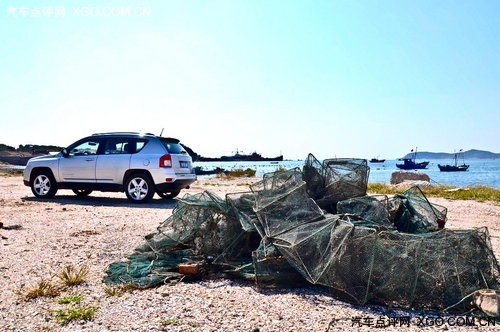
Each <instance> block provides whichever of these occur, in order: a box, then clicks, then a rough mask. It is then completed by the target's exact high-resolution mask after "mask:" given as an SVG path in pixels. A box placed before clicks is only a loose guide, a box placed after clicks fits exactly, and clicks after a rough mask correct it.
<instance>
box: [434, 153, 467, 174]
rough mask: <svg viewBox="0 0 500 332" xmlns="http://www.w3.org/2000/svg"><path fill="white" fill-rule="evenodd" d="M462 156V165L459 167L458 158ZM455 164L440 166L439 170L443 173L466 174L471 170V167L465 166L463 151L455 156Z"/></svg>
mask: <svg viewBox="0 0 500 332" xmlns="http://www.w3.org/2000/svg"><path fill="white" fill-rule="evenodd" d="M460 155H461V156H462V163H463V164H462V165H458V158H459V156H460ZM453 160H454V164H453V165H440V164H438V167H439V170H440V171H441V172H465V171H466V170H468V169H469V165H466V164H465V159H464V155H463V153H462V149H460V151H458V152H455V154H454V156H453Z"/></svg>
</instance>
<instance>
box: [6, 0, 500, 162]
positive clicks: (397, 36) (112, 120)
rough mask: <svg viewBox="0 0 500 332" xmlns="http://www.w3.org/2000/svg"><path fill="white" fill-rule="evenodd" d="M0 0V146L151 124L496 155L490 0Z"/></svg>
mask: <svg viewBox="0 0 500 332" xmlns="http://www.w3.org/2000/svg"><path fill="white" fill-rule="evenodd" d="M2 4H3V6H2V9H3V13H0V38H1V39H0V40H1V43H0V50H1V52H0V63H1V65H0V110H1V112H2V119H1V122H0V143H4V144H8V145H11V146H14V147H17V146H18V145H19V144H33V143H36V144H53V145H60V146H65V145H68V144H70V143H72V142H73V141H75V140H77V139H79V138H81V137H83V136H86V135H88V134H92V133H95V132H104V131H139V130H143V131H148V132H154V133H160V131H161V130H162V128H164V131H163V134H164V136H173V137H177V138H179V139H181V141H182V142H183V143H184V144H186V145H188V146H189V147H191V148H192V149H194V150H195V151H196V152H198V153H199V154H201V155H204V156H212V157H215V156H220V155H227V154H231V153H232V152H234V151H235V150H236V149H239V150H240V151H243V152H246V153H250V152H253V151H257V152H260V153H262V154H263V155H265V156H269V157H271V156H276V155H279V154H283V155H284V157H285V158H286V159H304V158H306V156H307V154H308V153H313V154H314V155H315V156H316V157H317V158H319V159H323V158H333V157H356V158H371V157H375V156H379V157H380V158H389V159H394V158H398V157H401V156H403V155H405V154H406V153H408V152H409V151H410V149H412V148H415V147H418V150H419V151H424V150H425V151H433V152H453V151H454V150H458V149H464V150H468V149H481V150H489V151H493V152H500V143H499V142H500V134H499V131H500V112H499V105H500V39H499V37H498V36H500V20H499V19H498V17H499V15H500V2H499V1H496V0H494V1H402V0H401V1H305V0H304V1H292V0H287V1H285V0H280V1H258V0H251V1H250V0H246V1H243V0H241V1H238V0H233V1H165V0H163V1H162V0H132V1H126V0H121V1H120V0H114V1H106V0H101V1H91V0H89V1H77V0H56V1H49V0H47V1H45V0H38V1H19V0H2ZM56 8H57V9H58V10H59V13H60V15H59V16H58V17H55V15H54V12H55V10H56ZM61 9H62V10H63V11H64V12H63V14H61ZM37 13H40V17H36V16H37ZM23 15H24V16H23Z"/></svg>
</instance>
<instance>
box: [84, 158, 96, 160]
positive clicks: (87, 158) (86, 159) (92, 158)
mask: <svg viewBox="0 0 500 332" xmlns="http://www.w3.org/2000/svg"><path fill="white" fill-rule="evenodd" d="M94 160H95V158H87V159H85V161H94Z"/></svg>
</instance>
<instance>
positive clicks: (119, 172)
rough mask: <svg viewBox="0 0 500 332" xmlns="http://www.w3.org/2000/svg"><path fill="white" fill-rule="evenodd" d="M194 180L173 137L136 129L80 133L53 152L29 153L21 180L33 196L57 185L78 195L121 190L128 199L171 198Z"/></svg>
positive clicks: (49, 191) (44, 194) (187, 158)
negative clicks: (54, 153)
mask: <svg viewBox="0 0 500 332" xmlns="http://www.w3.org/2000/svg"><path fill="white" fill-rule="evenodd" d="M195 180H196V175H195V173H194V170H193V168H192V159H191V156H189V154H188V153H187V152H186V150H184V148H183V147H182V146H181V145H180V144H179V140H178V139H175V138H166V137H161V136H155V135H153V134H141V133H104V134H94V135H92V136H89V137H85V138H83V139H81V140H79V141H77V142H75V143H73V144H71V145H70V146H68V147H67V148H64V149H63V150H62V151H61V152H59V153H58V154H56V155H47V156H40V157H35V158H32V159H30V160H29V161H28V164H27V165H26V168H25V169H24V174H23V182H24V184H25V185H26V186H29V187H30V188H31V191H32V192H33V194H34V195H35V196H36V197H39V198H51V197H54V196H55V194H56V192H57V190H58V189H72V190H73V192H74V193H75V194H76V195H78V196H87V195H89V194H90V193H91V192H92V191H93V190H98V191H114V192H125V194H126V195H127V197H128V199H129V200H130V201H132V202H134V203H142V202H147V201H149V200H151V199H152V198H153V196H154V194H155V193H157V194H158V195H159V196H160V197H162V198H174V197H175V196H177V195H178V194H179V192H180V191H181V189H184V188H189V185H190V184H191V183H193V182H194V181H195Z"/></svg>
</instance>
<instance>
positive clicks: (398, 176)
mask: <svg viewBox="0 0 500 332" xmlns="http://www.w3.org/2000/svg"><path fill="white" fill-rule="evenodd" d="M413 181H424V182H428V183H430V181H431V179H430V178H429V175H427V174H425V173H421V172H404V171H395V172H392V174H391V184H399V183H403V182H413Z"/></svg>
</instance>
